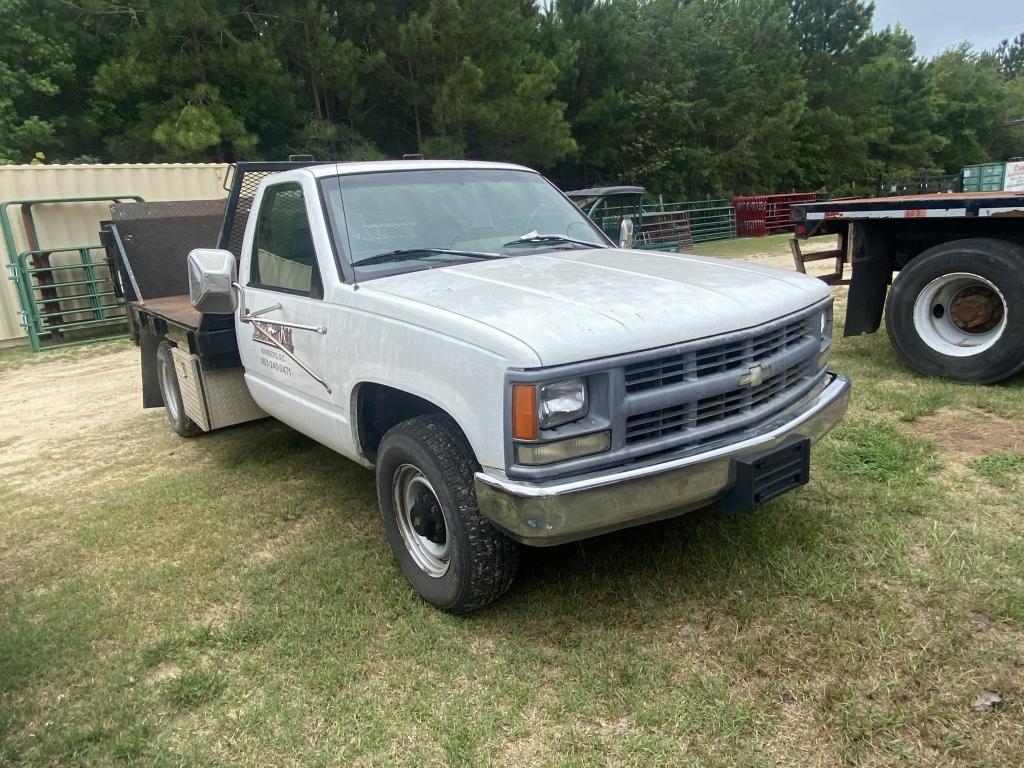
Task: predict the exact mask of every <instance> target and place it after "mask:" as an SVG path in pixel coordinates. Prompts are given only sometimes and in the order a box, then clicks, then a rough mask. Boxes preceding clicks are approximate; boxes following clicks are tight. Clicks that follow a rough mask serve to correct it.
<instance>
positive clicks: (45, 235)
mask: <svg viewBox="0 0 1024 768" xmlns="http://www.w3.org/2000/svg"><path fill="white" fill-rule="evenodd" d="M228 168H229V166H227V165H223V164H213V163H204V164H186V163H167V164H138V165H136V164H124V165H120V164H119V165H0V202H6V201H8V200H24V199H29V198H53V197H76V196H96V195H139V196H140V197H142V198H144V199H145V200H147V201H158V200H211V199H217V198H222V197H226V196H227V192H225V191H224V179H225V178H226V176H227V173H228ZM32 211H33V215H34V217H35V222H36V229H37V232H38V234H39V240H40V246H41V247H43V248H52V247H56V246H61V245H82V244H87V243H98V242H99V237H98V236H97V234H96V233H97V231H98V230H99V222H100V221H101V220H103V219H108V218H110V211H109V209H108V207H107V205H106V204H104V203H80V204H76V205H60V206H45V205H40V206H34V207H33V209H32ZM8 213H9V215H10V218H11V219H12V221H11V223H12V225H13V229H14V231H15V233H16V238H17V247H18V250H19V251H22V250H26V249H27V248H28V245H27V243H26V242H25V240H24V236H23V234H22V226H21V221H20V209H19V208H18V207H14V208H12V209H11V210H10V211H9V212H8ZM0 250H2V246H0ZM0 260H2V261H3V265H4V267H6V263H7V254H6V253H4V254H3V256H2V257H0ZM18 309H19V307H18V296H17V294H16V293H15V290H14V283H13V282H11V281H10V280H7V279H6V269H5V270H4V275H3V277H0V345H6V344H5V342H7V343H10V340H12V339H19V338H24V336H25V333H24V329H22V328H21V327H20V326H19V325H18V315H17V311H18Z"/></svg>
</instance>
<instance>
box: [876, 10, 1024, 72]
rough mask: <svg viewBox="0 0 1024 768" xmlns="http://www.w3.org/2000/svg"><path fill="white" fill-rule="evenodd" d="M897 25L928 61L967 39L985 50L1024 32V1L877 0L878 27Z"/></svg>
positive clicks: (976, 46)
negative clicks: (912, 37)
mask: <svg viewBox="0 0 1024 768" xmlns="http://www.w3.org/2000/svg"><path fill="white" fill-rule="evenodd" d="M897 22H899V23H900V24H902V25H903V26H904V27H906V29H907V30H908V31H909V32H910V34H912V35H913V36H914V39H915V40H917V52H918V54H919V55H920V56H923V57H925V58H931V57H932V56H934V55H935V54H936V53H941V52H942V51H944V50H946V49H947V48H950V47H952V46H955V45H957V44H958V43H961V42H963V41H964V40H966V41H968V42H970V43H973V44H974V46H975V48H978V49H979V50H985V49H989V48H995V47H996V46H997V45H999V43H1000V41H1001V40H1003V38H1010V39H1012V38H1014V37H1015V36H1017V35H1018V34H1020V33H1021V32H1024V0H875V27H876V28H877V29H884V28H885V27H888V26H895V25H896V23H897Z"/></svg>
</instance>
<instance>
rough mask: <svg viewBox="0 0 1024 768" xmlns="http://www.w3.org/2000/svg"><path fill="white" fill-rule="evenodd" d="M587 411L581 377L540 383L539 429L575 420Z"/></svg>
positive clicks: (585, 387) (585, 388)
mask: <svg viewBox="0 0 1024 768" xmlns="http://www.w3.org/2000/svg"><path fill="white" fill-rule="evenodd" d="M586 412H587V385H586V383H584V381H583V379H564V380H562V381H556V382H553V383H551V384H542V385H541V386H540V387H539V392H538V397H537V420H538V422H539V423H540V428H541V429H550V428H551V427H557V426H558V425H559V424H566V423H567V422H570V421H575V420H576V419H578V418H580V417H581V416H583V415H584V414H586Z"/></svg>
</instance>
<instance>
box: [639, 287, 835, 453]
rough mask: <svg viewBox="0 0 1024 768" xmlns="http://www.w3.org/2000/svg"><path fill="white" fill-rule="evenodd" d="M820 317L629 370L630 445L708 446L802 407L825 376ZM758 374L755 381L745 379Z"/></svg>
mask: <svg viewBox="0 0 1024 768" xmlns="http://www.w3.org/2000/svg"><path fill="white" fill-rule="evenodd" d="M820 312H821V308H820V307H817V308H815V309H814V310H812V311H809V312H804V313H801V316H799V317H797V318H794V319H792V320H789V321H787V322H785V323H783V324H778V323H773V324H772V327H768V328H765V327H762V328H760V329H753V330H751V331H749V332H746V333H740V334H730V335H729V336H728V337H727V338H725V339H723V340H721V341H717V342H716V341H714V340H707V341H704V342H698V343H694V344H687V345H683V346H680V347H678V348H676V349H674V350H672V351H671V352H669V353H667V354H666V353H665V352H662V353H660V354H657V355H656V356H653V357H651V358H650V359H648V360H641V361H638V362H634V363H629V364H627V365H626V366H625V369H624V374H625V387H624V389H625V393H624V408H625V414H626V419H625V434H624V436H623V439H624V444H625V445H624V447H626V448H629V449H631V452H632V450H641V449H643V448H645V447H649V448H650V450H651V451H661V450H667V449H678V448H680V447H687V446H691V445H700V444H703V443H707V442H710V441H713V440H718V439H721V438H722V437H724V436H726V435H728V434H730V433H733V432H737V431H742V430H744V429H749V428H751V427H754V426H756V425H757V424H758V423H760V422H762V421H764V420H766V419H768V418H770V417H771V416H772V415H774V414H775V413H778V412H779V411H781V410H783V409H784V408H786V407H787V406H788V405H790V404H791V403H793V402H795V401H796V400H797V399H799V398H800V397H801V396H803V395H804V394H805V393H806V392H808V391H810V389H811V388H812V387H813V386H814V384H815V383H816V382H818V381H819V380H820V379H821V378H822V376H823V375H824V371H819V370H818V367H817V359H818V354H819V352H820V340H819V325H818V323H819V314H820ZM752 374H753V381H750V380H748V381H746V382H743V381H741V379H743V378H744V377H748V379H749V377H751V375H752ZM758 378H760V379H761V380H759V381H758V380H757V379H758ZM644 452H646V451H644Z"/></svg>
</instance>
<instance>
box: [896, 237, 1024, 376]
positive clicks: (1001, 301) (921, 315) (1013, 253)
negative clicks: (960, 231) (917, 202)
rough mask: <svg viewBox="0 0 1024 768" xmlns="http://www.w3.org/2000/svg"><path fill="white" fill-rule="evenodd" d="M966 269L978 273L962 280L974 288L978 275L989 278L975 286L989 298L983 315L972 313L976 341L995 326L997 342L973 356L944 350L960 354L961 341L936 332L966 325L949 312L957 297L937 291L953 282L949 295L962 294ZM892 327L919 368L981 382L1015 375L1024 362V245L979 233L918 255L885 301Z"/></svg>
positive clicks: (898, 346)
mask: <svg viewBox="0 0 1024 768" xmlns="http://www.w3.org/2000/svg"><path fill="white" fill-rule="evenodd" d="M958 273H963V274H966V275H969V276H970V278H969V279H967V281H966V282H965V283H957V285H960V284H963V285H967V286H968V287H970V284H971V280H973V279H974V278H976V277H980V278H982V280H981V281H975V283H976V286H975V287H971V288H970V290H972V291H980V292H981V293H982V294H984V295H985V296H986V297H987V298H985V299H984V302H985V303H984V307H985V309H986V311H985V312H984V313H982V315H981V316H980V317H981V319H976V318H972V322H976V325H974V326H972V328H973V332H974V333H973V335H972V336H971V337H970V338H972V339H978V340H979V344H980V342H981V341H982V340H984V339H985V338H986V337H985V336H984V335H983V330H982V329H985V328H988V327H989V326H993V327H992V328H991V329H990V330H988V331H987V333H988V334H990V337H989V338H991V339H992V340H991V341H990V342H985V343H986V344H988V346H987V347H985V348H984V349H982V351H979V352H976V353H972V354H969V355H966V356H959V355H957V354H946V353H944V352H943V347H945V348H946V349H948V350H951V351H952V350H953V347H954V346H956V345H955V344H954V345H948V344H946V343H945V342H944V341H943V340H942V338H941V337H940V333H939V332H938V331H935V330H934V329H935V328H939V327H946V328H950V327H951V326H952V325H953V324H954V319H956V321H957V322H958V323H962V320H961V318H960V316H959V315H958V316H957V317H956V318H954V313H952V312H949V307H950V306H952V302H951V301H950V302H949V303H948V304H944V303H943V301H944V299H942V294H941V293H936V292H937V291H940V286H943V285H945V286H947V287H948V291H949V293H955V294H956V295H962V294H963V293H964V291H965V290H967V289H966V288H964V289H957V288H956V287H955V286H954V280H957V279H960V278H954V276H955V275H957V274H958ZM986 282H987V283H988V284H989V285H985V284H984V283H986ZM992 288H994V289H995V290H994V291H993V290H992ZM948 295H949V294H947V296H948ZM919 298H920V299H921V302H922V303H921V305H920V306H918V299H919ZM925 302H927V303H925ZM915 307H917V308H918V311H917V312H916V313H915ZM933 318H934V319H933ZM1004 320H1005V325H1003V324H1002V323H1003V321H1004ZM885 326H886V331H887V332H888V334H889V340H890V341H891V342H892V345H893V347H895V348H896V351H897V352H899V353H900V355H902V356H903V359H904V360H905V361H906V362H907V364H908V365H909V366H910V367H911V368H913V369H914V370H915V371H917V372H918V373H922V374H924V375H926V376H942V377H946V378H950V379H958V380H960V381H973V382H977V383H980V384H992V383H994V382H996V381H1001V380H1002V379H1005V378H1007V377H1009V376H1012V375H1013V374H1015V373H1017V372H1018V371H1020V370H1021V368H1022V367H1024V247H1021V246H1019V245H1015V244H1013V243H1009V242H1006V241H1004V240H994V239H988V238H971V239H967V240H955V241H952V242H949V243H943V244H941V245H937V246H935V247H934V248H929V249H928V250H926V251H924V252H923V253H921V254H920V255H918V256H917V257H915V258H914V259H912V260H911V261H910V263H909V264H907V266H906V267H904V268H903V269H902V270H901V271H900V273H899V275H898V276H897V278H896V280H895V282H894V283H893V286H892V289H891V290H890V291H889V297H888V299H887V301H886V305H885ZM1000 328H1001V330H1000ZM954 332H955V331H954ZM929 340H930V341H929ZM979 348H980V347H979Z"/></svg>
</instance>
